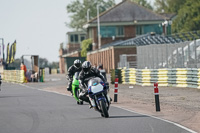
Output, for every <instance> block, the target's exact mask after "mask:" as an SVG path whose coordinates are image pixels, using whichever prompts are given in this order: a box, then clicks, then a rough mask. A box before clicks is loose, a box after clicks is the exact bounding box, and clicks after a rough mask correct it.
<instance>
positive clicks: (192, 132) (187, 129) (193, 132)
mask: <svg viewBox="0 0 200 133" xmlns="http://www.w3.org/2000/svg"><path fill="white" fill-rule="evenodd" d="M112 106H114V107H117V108H120V109H123V110H126V111H129V112H133V113H136V114H140V115H145V116H149V117H152V118H155V119H158V120H162V121H165V122H168V123H171V124H174V125H176V126H178V127H180V128H182V129H185V130H186V131H189V132H191V133H197V132H195V131H193V130H191V129H189V128H187V127H184V126H182V125H180V124H178V123H175V122H172V121H169V120H165V119H162V118H159V117H156V116H153V115H147V114H143V113H139V112H136V111H133V110H129V109H126V108H123V107H119V106H116V105H112Z"/></svg>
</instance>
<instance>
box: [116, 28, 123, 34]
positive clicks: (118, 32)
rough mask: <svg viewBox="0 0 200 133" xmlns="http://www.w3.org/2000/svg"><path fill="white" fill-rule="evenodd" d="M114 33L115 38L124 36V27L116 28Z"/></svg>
mask: <svg viewBox="0 0 200 133" xmlns="http://www.w3.org/2000/svg"><path fill="white" fill-rule="evenodd" d="M116 33H117V34H116V35H117V36H124V27H122V26H119V27H117V28H116Z"/></svg>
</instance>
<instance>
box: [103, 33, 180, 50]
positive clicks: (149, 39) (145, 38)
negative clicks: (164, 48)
mask: <svg viewBox="0 0 200 133" xmlns="http://www.w3.org/2000/svg"><path fill="white" fill-rule="evenodd" d="M183 41H184V40H183V39H181V38H177V37H174V36H163V35H158V34H154V33H148V34H145V35H140V36H137V37H135V38H131V39H128V40H125V41H117V42H113V43H109V44H106V45H103V46H102V47H101V48H102V49H103V48H107V47H111V46H142V45H150V44H169V43H179V42H183Z"/></svg>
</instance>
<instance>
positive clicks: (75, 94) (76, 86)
mask: <svg viewBox="0 0 200 133" xmlns="http://www.w3.org/2000/svg"><path fill="white" fill-rule="evenodd" d="M78 76H79V72H76V73H75V74H74V76H73V81H72V93H73V97H74V98H75V99H76V101H77V104H79V105H82V104H83V101H82V100H81V99H79V94H80V93H81V89H80V88H79V80H78Z"/></svg>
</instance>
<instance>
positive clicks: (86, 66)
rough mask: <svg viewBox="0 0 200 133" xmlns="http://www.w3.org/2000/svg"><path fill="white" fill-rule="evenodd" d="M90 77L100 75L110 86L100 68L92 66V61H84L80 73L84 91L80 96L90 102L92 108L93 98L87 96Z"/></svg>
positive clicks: (81, 85) (80, 81)
mask: <svg viewBox="0 0 200 133" xmlns="http://www.w3.org/2000/svg"><path fill="white" fill-rule="evenodd" d="M90 77H99V78H101V80H102V81H103V82H104V83H105V84H106V85H107V87H108V88H109V86H108V83H107V82H106V79H105V77H104V76H103V75H102V74H101V73H100V71H99V70H98V69H96V68H94V67H91V63H90V62H89V61H85V62H83V64H82V71H81V72H80V74H79V85H80V88H81V89H82V92H81V93H80V95H79V98H80V99H81V100H83V101H86V102H88V103H89V104H90V108H92V105H91V104H92V103H91V99H90V100H89V97H87V96H86V95H88V91H87V87H88V86H87V83H88V81H89V80H88V79H89V78H90Z"/></svg>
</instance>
